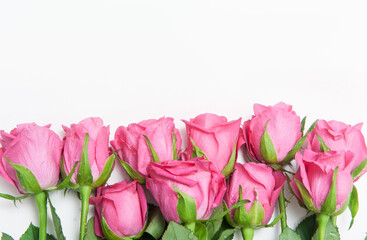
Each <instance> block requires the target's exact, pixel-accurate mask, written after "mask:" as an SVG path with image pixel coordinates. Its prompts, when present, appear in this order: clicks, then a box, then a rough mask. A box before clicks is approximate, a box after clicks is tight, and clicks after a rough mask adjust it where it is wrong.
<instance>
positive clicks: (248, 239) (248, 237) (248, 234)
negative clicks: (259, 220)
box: [241, 227, 254, 240]
mask: <svg viewBox="0 0 367 240" xmlns="http://www.w3.org/2000/svg"><path fill="white" fill-rule="evenodd" d="M241 233H242V238H243V239H244V240H252V239H253V238H254V229H253V228H251V227H244V228H241Z"/></svg>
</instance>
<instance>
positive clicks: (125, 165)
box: [117, 157, 145, 185]
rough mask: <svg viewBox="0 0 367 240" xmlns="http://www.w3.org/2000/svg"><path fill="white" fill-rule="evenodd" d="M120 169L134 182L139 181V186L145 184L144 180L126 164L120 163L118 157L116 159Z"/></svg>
mask: <svg viewBox="0 0 367 240" xmlns="http://www.w3.org/2000/svg"><path fill="white" fill-rule="evenodd" d="M117 159H118V160H119V162H120V164H121V165H122V167H123V168H124V169H125V171H126V173H127V174H128V175H129V176H130V177H131V178H132V179H134V180H139V183H140V184H141V185H143V184H145V178H144V177H143V176H142V175H140V174H139V173H138V172H137V171H135V170H134V169H133V168H132V167H131V166H130V165H129V164H128V163H127V162H124V161H122V160H121V159H120V158H119V157H117Z"/></svg>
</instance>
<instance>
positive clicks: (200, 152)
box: [190, 137, 208, 160]
mask: <svg viewBox="0 0 367 240" xmlns="http://www.w3.org/2000/svg"><path fill="white" fill-rule="evenodd" d="M190 141H191V143H192V154H191V158H196V157H202V156H204V157H205V159H206V160H208V158H207V156H206V154H205V152H204V151H203V150H201V149H200V148H199V147H198V146H197V145H196V143H195V142H194V139H192V138H191V137H190Z"/></svg>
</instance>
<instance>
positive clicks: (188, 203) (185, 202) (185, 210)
mask: <svg viewBox="0 0 367 240" xmlns="http://www.w3.org/2000/svg"><path fill="white" fill-rule="evenodd" d="M173 189H174V190H175V192H176V193H177V214H178V217H179V218H180V220H181V221H182V222H183V223H192V222H195V221H196V202H195V199H194V198H193V197H191V196H190V195H187V194H186V193H183V192H181V191H180V190H179V189H178V188H177V187H176V186H175V185H173Z"/></svg>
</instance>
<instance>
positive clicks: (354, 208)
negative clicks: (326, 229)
mask: <svg viewBox="0 0 367 240" xmlns="http://www.w3.org/2000/svg"><path fill="white" fill-rule="evenodd" d="M348 208H349V210H350V214H351V215H352V220H351V221H350V224H349V229H350V228H351V227H352V226H353V223H354V218H355V216H356V215H357V212H358V209H359V201H358V191H357V188H356V186H354V185H353V190H352V192H351V195H350V200H349V204H348Z"/></svg>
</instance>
